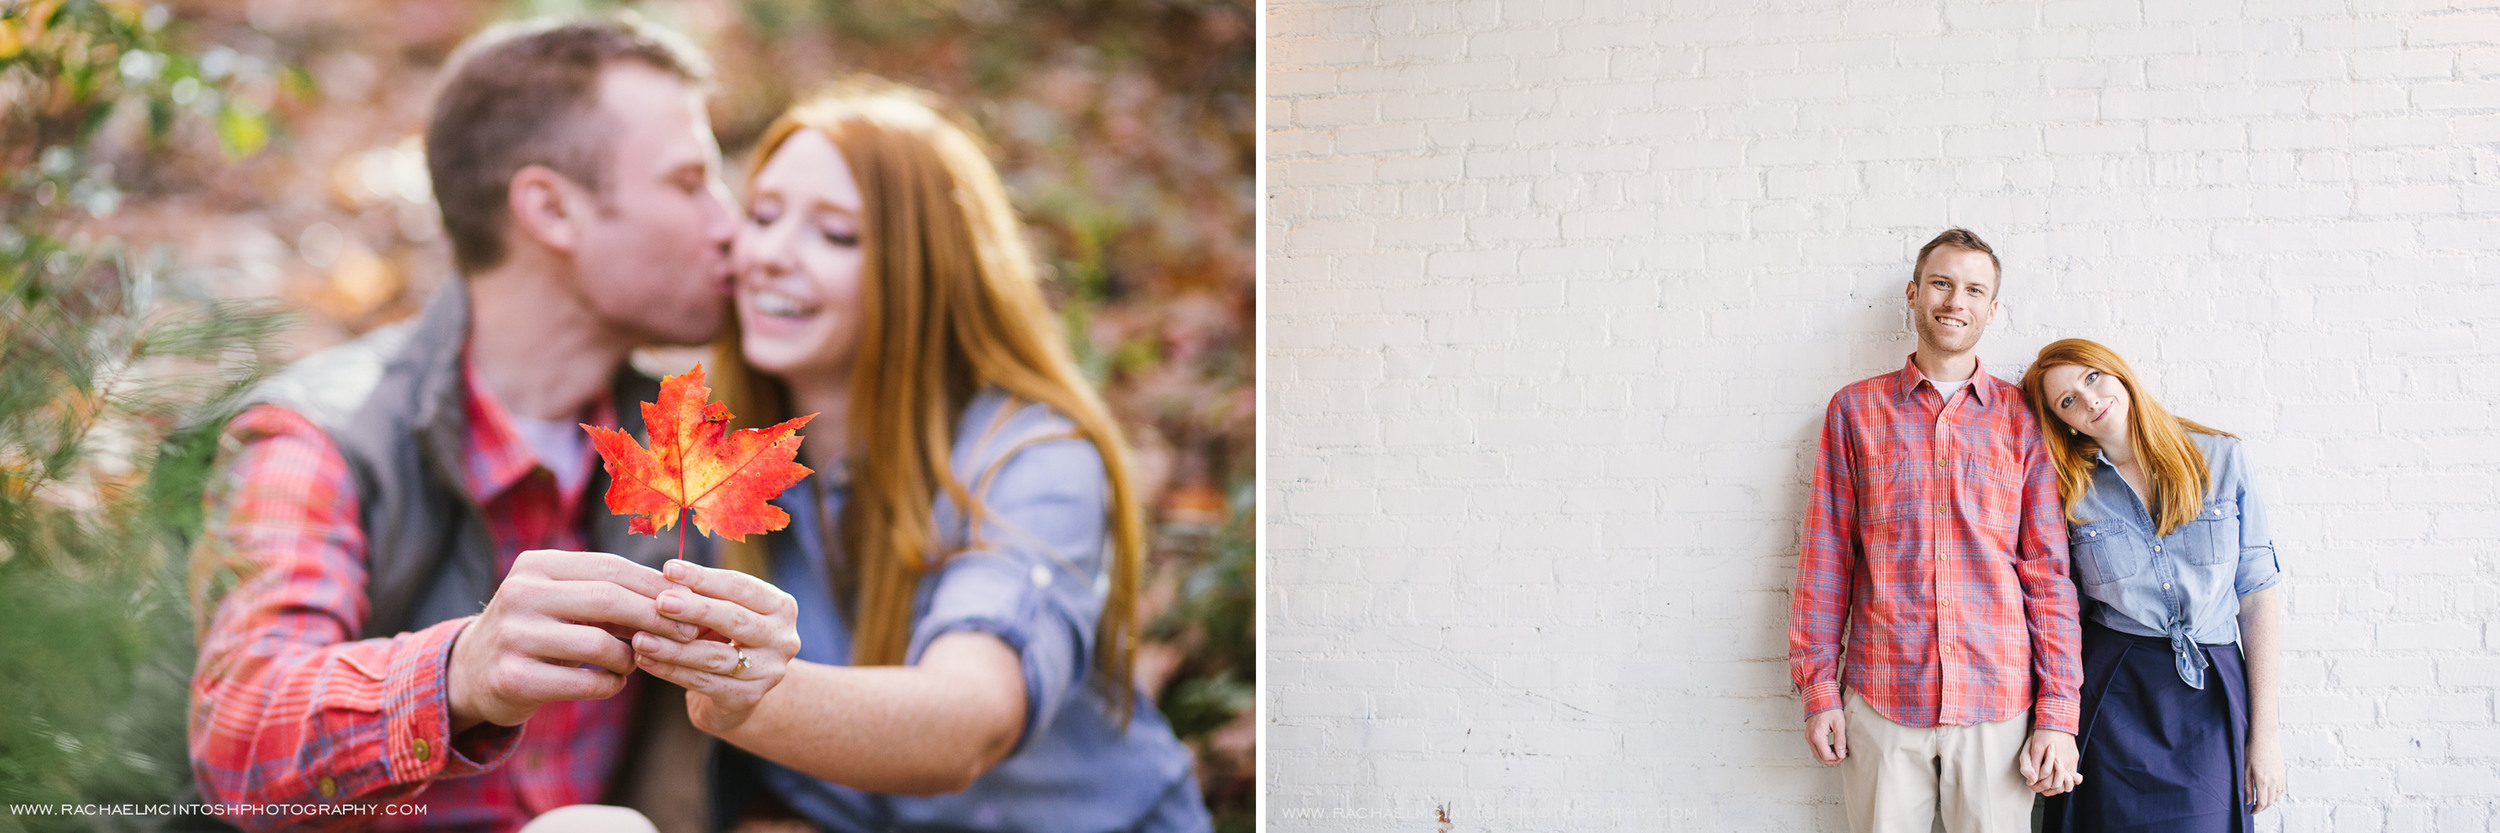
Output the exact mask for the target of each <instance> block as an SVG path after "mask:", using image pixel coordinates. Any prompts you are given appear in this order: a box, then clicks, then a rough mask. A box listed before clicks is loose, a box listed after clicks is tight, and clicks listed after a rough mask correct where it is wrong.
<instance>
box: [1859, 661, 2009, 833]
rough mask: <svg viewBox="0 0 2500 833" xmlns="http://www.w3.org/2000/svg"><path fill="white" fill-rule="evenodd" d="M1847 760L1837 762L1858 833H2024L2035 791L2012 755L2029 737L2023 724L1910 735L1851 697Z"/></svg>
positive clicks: (1911, 731) (1922, 731) (1945, 728)
mask: <svg viewBox="0 0 2500 833" xmlns="http://www.w3.org/2000/svg"><path fill="white" fill-rule="evenodd" d="M1843 708H1845V709H1847V710H1848V717H1849V757H1848V758H1846V759H1844V760H1842V761H1841V762H1840V787H1841V795H1842V797H1843V798H1844V799H1845V800H1846V801H1847V802H1848V805H1849V829H1850V830H1852V831H1855V833H1929V831H1930V829H1931V828H1932V827H1934V826H1935V825H1936V824H1937V823H1938V822H1942V824H1943V829H1944V830H1946V831H1948V833H2027V831H2029V830H2030V829H2031V802H2032V792H2031V788H2030V787H2026V786H2023V776H2022V773H2021V772H2020V771H2018V770H2016V769H2015V766H2016V763H2015V760H2014V758H2015V756H2016V755H2017V754H2019V753H2020V752H2021V751H2022V748H2023V739H2024V737H2025V736H2027V735H2029V734H2030V732H2029V724H2030V721H2029V720H2028V719H2026V718H2019V717H2018V718H2014V719H2012V720H2001V721H1998V722H1995V723H1976V724H1972V725H1969V726H1938V727H1936V728H1933V729H1912V728H1910V727H1907V726H1903V725H1901V724H1899V723H1894V722H1892V721H1891V720H1889V719H1887V718H1885V717H1884V716H1883V715H1881V714H1877V713H1876V712H1875V710H1874V709H1873V708H1871V707H1869V706H1867V704H1866V698H1863V697H1860V696H1858V693H1857V692H1854V691H1852V692H1849V695H1848V699H1847V700H1846V701H1845V705H1844V706H1843Z"/></svg>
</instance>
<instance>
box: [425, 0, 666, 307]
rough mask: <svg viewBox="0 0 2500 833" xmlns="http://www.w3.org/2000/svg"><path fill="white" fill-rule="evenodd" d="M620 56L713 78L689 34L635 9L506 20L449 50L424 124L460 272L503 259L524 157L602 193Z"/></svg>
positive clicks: (429, 163) (429, 162) (431, 170)
mask: <svg viewBox="0 0 2500 833" xmlns="http://www.w3.org/2000/svg"><path fill="white" fill-rule="evenodd" d="M619 61H634V62H638V63H641V64H644V65H647V66H650V67H651V68H653V69H657V70H660V71H662V72H666V73H668V74H670V75H674V76H676V77H678V78H680V79H683V80H684V81H686V82H687V83H689V84H692V85H694V86H696V87H697V88H705V87H708V86H709V85H710V83H711V78H712V69H711V65H710V62H708V61H706V60H705V59H704V57H703V53H702V52H701V51H699V50H697V49H696V48H695V47H694V45H693V44H692V43H689V42H687V41H686V39H685V38H683V37H681V36H679V35H677V34H676V33H673V32H670V31H668V30H666V29H662V28H659V27H657V26H653V25H651V24H648V23H645V22H643V21H642V20H640V19H639V18H636V17H634V16H632V15H630V14H627V15H617V16H613V17H603V18H594V19H582V20H545V19H542V20H528V21H518V22H513V23H503V24H497V25H495V26H493V27H490V28H488V29H487V30H486V31H484V32H481V33H479V34H478V35H477V36H476V37H474V38H470V39H469V42H468V43H466V44H463V45H461V47H460V49H459V50H458V51H456V52H454V53H453V54H452V56H451V60H450V61H448V62H447V63H446V64H445V66H444V68H443V77H444V79H445V80H444V81H443V85H442V88H441V90H440V91H439V92H438V93H436V95H435V99H434V112H433V116H432V118H431V120H430V121H428V122H427V123H426V127H425V167H426V172H427V173H428V174H429V175H431V176H432V178H433V180H434V203H435V205H436V206H437V207H438V208H439V209H440V210H441V211H442V214H443V231H444V233H445V234H446V235H447V236H449V237H450V238H451V251H452V258H453V260H454V262H456V263H457V264H458V265H459V267H460V270H461V271H462V272H464V273H474V272H477V271H479V270H483V269H488V268H492V267H494V266H495V265H496V264H498V263H501V262H503V258H504V245H503V229H504V222H505V220H506V219H507V211H506V208H505V203H506V201H507V200H509V199H510V197H511V187H512V175H513V174H517V173H520V172H521V169H522V168H525V167H528V166H531V165H544V166H546V167H547V168H548V169H550V170H553V171H555V172H556V173H559V174H562V175H564V176H565V177H566V178H568V179H571V180H573V181H574V182H577V183H580V184H581V185H582V186H583V187H586V188H589V189H590V190H591V191H592V192H594V193H604V191H603V190H602V189H603V183H602V179H603V177H604V175H605V173H606V160H607V158H608V156H609V155H610V153H611V151H612V150H613V148H614V147H615V141H616V140H615V131H614V130H612V129H608V126H607V125H606V124H604V122H606V121H608V119H606V118H604V117H602V115H601V114H600V112H599V73H600V71H601V70H604V69H606V68H607V67H608V66H609V65H610V64H613V63H616V62H619Z"/></svg>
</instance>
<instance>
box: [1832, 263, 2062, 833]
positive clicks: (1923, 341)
mask: <svg viewBox="0 0 2500 833" xmlns="http://www.w3.org/2000/svg"><path fill="white" fill-rule="evenodd" d="M1998 278H1999V266H1998V263H1997V258H1996V253H1995V252H1994V251H1993V250H1991V249H1989V248H1988V244H1987V243H1985V242H1983V241H1981V240H1980V239H1979V237H1978V235H1975V234H1972V233H1970V232H1969V231H1965V230H1962V229H1953V230H1951V231H1947V232H1945V233H1943V234H1940V235H1937V236H1936V239H1934V240H1931V241H1929V242H1928V243H1927V245H1926V246H1924V247H1921V248H1920V249H1919V252H1918V260H1917V261H1916V263H1915V264H1914V266H1913V269H1912V273H1911V279H1910V283H1909V286H1908V287H1907V289H1906V291H1905V292H1904V296H1905V300H1906V301H1907V303H1908V312H1909V316H1910V318H1911V319H1912V320H1914V321H1916V322H1917V330H1918V351H1917V352H1916V353H1914V354H1912V355H1911V356H1910V358H1909V361H1908V362H1907V363H1905V364H1904V365H1903V366H1902V368H1901V369H1900V370H1898V371H1894V372H1892V373H1887V374H1884V375H1882V376H1877V377H1875V378H1872V379H1866V380H1862V381H1859V382H1856V383H1854V384H1851V385H1849V386H1848V387H1846V388H1842V389H1841V391H1840V393H1839V394H1838V395H1835V396H1833V397H1832V400H1831V405H1830V407H1829V408H1828V409H1827V410H1826V411H1825V413H1824V418H1823V436H1822V441H1821V445H1820V447H1819V448H1818V449H1817V451H1816V465H1815V470H1814V487H1813V494H1812V495H1811V496H1810V497H1809V498H1808V500H1807V503H1806V522H1805V534H1804V541H1803V543H1802V546H1801V547H1800V548H1799V551H1798V554H1797V587H1796V593H1795V595H1794V597H1793V598H1792V600H1791V601H1792V607H1791V610H1790V613H1789V620H1788V663H1789V674H1790V676H1791V677H1792V678H1793V679H1794V680H1795V681H1796V684H1797V687H1798V688H1799V689H1800V690H1801V691H1803V692H1804V695H1805V712H1806V744H1807V745H1808V746H1810V747H1812V748H1813V751H1814V757H1815V760H1817V761H1820V762H1822V763H1823V764H1825V765H1832V764H1838V765H1840V766H1841V784H1842V791H1843V794H1844V799H1845V801H1846V803H1847V805H1848V813H1849V824H1850V827H1851V829H1852V830H1856V831H1858V832H1859V833H1871V832H1874V831H1883V832H1884V833H1890V831H1905V832H1906V833H1927V831H1928V830H1929V829H1930V826H1931V825H1933V824H1934V823H1935V821H1936V820H1937V819H1938V817H1939V816H1941V818H1942V821H1943V822H1944V826H1945V829H1946V830H1949V831H1955V833H1977V832H1978V831H2007V830H2028V829H2030V815H2031V805H2032V794H2033V792H2034V791H2039V792H2048V793H2055V792H2059V791H2062V790H2063V789H2065V788H2067V787H2069V786H2071V784H2072V783H2073V779H2074V777H2075V776H2074V775H2073V773H2074V768H2075V740H2074V735H2075V730H2076V716H2077V708H2076V707H2077V699H2076V698H2077V694H2078V690H2079V688H2080V687H2081V684H2082V669H2081V665H2080V663H2079V661H2078V650H2079V647H2078V646H2079V644H2080V641H2081V637H2080V632H2079V631H2078V630H2077V627H2076V623H2075V622H2076V620H2075V611H2076V601H2075V590H2074V586H2073V585H2072V584H2071V583H2069V582H2068V579H2067V577H2066V563H2067V559H2066V527H2065V521H2064V516H2063V512H2062V510H2061V508H2060V505H2059V503H2058V497H2057V477H2056V472H2055V470H2054V469H2052V468H2051V465H2050V461H2049V458H2048V456H2047V454H2046V452H2045V451H2044V450H2043V448H2042V443H2041V440H2040V434H2039V427H2038V425H2037V423H2036V422H2035V421H2034V420H2033V418H2032V415H2031V411H2030V409H2029V408H2028V407H2027V406H2025V405H2024V403H2023V397H2022V392H2021V391H2019V390H2017V389H2016V388H2015V387H2014V385H2013V384H2012V383H2009V382H2006V381H2004V380H2002V379H1999V378H1997V377H1995V376H1991V375H1988V374H1987V373H1986V372H1984V371H1983V370H1982V369H1981V367H1980V366H1979V357H1978V355H1977V354H1976V353H1975V350H1976V348H1977V347H1978V345H1979V337H1980V334H1982V333H1983V332H1985V331H1986V330H1987V328H1988V322H1990V321H1991V320H1994V319H1995V318H1996V314H1997V311H1998V307H1997V281H1998ZM1844 628H1845V629H1846V630H1847V632H1848V634H1849V648H1848V653H1847V657H1848V661H1847V663H1846V670H1845V671H1844V670H1843V665H1844V664H1843V662H1842V661H1841V658H1842V652H1841V633H1842V631H1843V629H1844ZM1844 676H1845V678H1846V679H1845V682H1846V683H1847V692H1846V694H1845V696H1844V693H1843V688H1842V683H1843V682H1844V679H1843V678H1844ZM2026 716H2028V717H2029V718H2030V721H2029V723H2030V731H2029V737H2028V739H2026V738H2025V731H2024V728H2025V727H2024V724H2025V719H2024V718H2025V717H2026Z"/></svg>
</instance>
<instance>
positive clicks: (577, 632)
mask: <svg viewBox="0 0 2500 833" xmlns="http://www.w3.org/2000/svg"><path fill="white" fill-rule="evenodd" d="M445 78H446V79H447V80H446V81H445V82H444V84H443V86H442V88H441V91H440V93H439V97H438V99H437V101H436V103H435V109H434V112H433V114H432V117H431V120H430V123H429V124H428V126H427V130H426V158H427V164H428V166H429V168H430V173H431V174H432V177H433V183H434V191H435V197H436V201H437V202H438V203H439V204H440V207H441V211H442V218H443V226H444V229H445V231H446V232H447V233H448V236H449V237H450V239H451V243H452V250H453V255H454V258H455V260H456V261H457V263H458V265H459V267H460V270H461V272H462V273H463V275H462V277H460V278H458V279H455V280H453V281H451V282H450V284H449V285H448V286H446V287H445V288H444V289H443V290H442V291H441V292H440V293H438V294H437V295H436V296H435V297H434V298H433V299H432V300H431V301H430V302H428V304H427V305H426V307H425V310H424V312H423V313H422V314H420V315H419V316H418V317H417V319H416V320H414V321H413V322H410V323H407V324H404V325H400V326H396V327H392V328H388V329H385V330H381V331H377V332H376V333H374V334H372V335H369V336H367V337H365V338H362V339H359V340H357V341H355V342H352V343H350V344H347V345H343V346H341V347H339V348H335V349H333V350H330V351H326V352H324V353H322V354H320V355H317V356H314V357H312V358H309V359H306V360H305V361H303V362H300V363H298V364H297V365H296V366H294V367H292V368H289V369H288V370H287V371H286V372H285V373H283V374H281V375H280V376H279V377H278V378H276V379H273V380H272V381H271V383H270V384H268V385H266V386H264V387H263V388H261V389H260V390H259V391H258V392H257V393H256V394H255V395H254V397H253V398H252V404H251V406H250V407H249V408H248V409H247V410H245V411H243V412H242V413H241V414H239V415H238V416H237V417H236V418H235V419H234V420H233V421H231V422H230V423H229V424H228V425H227V428H226V441H225V444H224V449H223V451H221V454H222V455H223V456H222V459H221V461H220V464H221V467H222V468H221V473H220V474H219V475H218V476H217V477H216V478H215V479H214V480H213V481H212V483H211V484H210V488H209V494H208V498H207V501H208V507H209V516H208V522H207V525H206V528H205V529H204V530H203V533H202V537H201V540H200V543H199V548H198V551H197V552H196V554H195V561H196V563H198V564H199V565H201V567H202V570H201V571H200V572H201V573H203V578H202V580H201V586H198V587H195V590H196V591H198V592H200V593H201V594H202V596H203V598H204V600H205V601H203V603H202V606H201V611H202V613H203V614H204V615H207V616H208V617H209V619H208V621H207V623H206V625H205V628H204V630H203V632H202V634H201V641H200V657H199V666H198V668H197V670H196V672H195V673H194V676H193V679H192V701H191V707H192V710H191V719H190V747H191V759H192V767H193V771H194V774H195V776H196V777H197V779H198V784H199V787H200V789H201V792H202V793H203V795H204V797H205V798H206V799H207V800H209V801H211V802H215V803H219V804H228V805H233V804H257V805H272V804H277V805H289V806H290V807H291V808H294V809H293V811H291V812H287V813H280V814H253V813H244V814H239V815H229V816H226V819H227V820H228V821H232V822H235V823H238V824H242V825H245V826H248V827H255V828H275V827H287V828H290V829H292V828H299V827H310V826H324V827H356V828H372V829H419V828H427V829H443V828H462V829H482V830H509V829H513V828H515V827H519V826H520V825H521V824H523V823H525V822H527V821H529V820H530V819H532V818H533V817H536V816H539V815H540V814H543V813H545V812H547V811H549V810H551V809H554V808H557V807H564V806H567V805H585V804H596V803H601V802H612V803H636V804H638V805H639V804H642V803H643V801H644V800H650V801H661V800H663V799H664V798H668V797H669V796H667V795H665V794H666V793H667V791H668V790H669V789H672V788H673V789H677V790H683V789H686V788H687V787H688V786H690V785H695V784H699V783H700V780H699V778H698V777H695V775H694V773H696V772H698V771H699V770H697V769H695V768H696V767H699V766H700V764H701V760H700V759H701V754H700V746H688V745H684V744H687V743H695V742H699V741H688V740H685V738H689V737H692V736H691V735H690V734H688V733H690V732H691V728H685V729H680V730H676V731H674V732H663V731H662V729H665V728H674V727H676V726H680V725H682V724H683V721H684V717H683V705H682V703H683V700H682V697H683V694H682V691H679V690H676V689H673V688H670V687H668V686H665V685H664V684H659V683H656V682H654V681H649V680H644V679H639V678H637V677H635V676H634V675H633V671H634V657H633V652H632V649H631V648H630V646H629V645H628V643H626V642H624V641H623V640H622V639H620V637H630V636H631V635H633V634H634V633H636V632H641V631H648V632H652V633H656V634H661V635H668V636H671V637H672V638H675V639H685V638H688V637H691V636H693V634H692V633H691V630H692V629H691V628H690V627H689V626H686V625H683V624H679V623H676V622H672V621H669V620H667V619H665V618H662V617H661V616H660V615H659V614H658V612H657V609H656V607H655V601H654V599H656V598H657V596H658V595H659V594H660V593H661V592H662V591H664V590H666V589H667V588H668V587H670V586H672V585H671V584H669V583H668V582H667V581H666V580H665V579H664V578H662V575H661V573H659V572H658V571H656V570H654V569H653V567H654V566H657V565H659V564H660V563H661V562H663V561H665V560H666V559H667V558H668V557H669V556H670V555H671V554H672V553H673V552H674V549H673V545H674V542H673V541H661V540H659V539H657V538H653V537H650V536H629V535H628V534H627V533H626V526H627V523H626V519H624V518H619V517H615V516H613V515H611V514H610V513H608V512H607V511H606V507H605V505H604V503H603V501H602V499H601V494H602V493H603V492H604V491H605V489H606V475H605V474H604V473H603V472H602V471H601V470H600V467H599V466H598V465H597V459H596V457H595V455H594V454H593V453H592V452H591V450H590V447H589V444H588V440H587V436H586V434H585V432H583V431H582V429H581V428H580V426H579V425H577V423H582V422H588V423H592V424H601V425H614V426H622V427H624V428H626V429H627V430H628V431H632V432H635V433H637V434H639V433H641V431H642V425H641V422H642V421H641V418H640V410H639V408H638V407H637V406H636V403H637V402H640V401H645V400H650V399H653V398H655V397H656V392H657V389H658V386H657V383H656V382H654V381H652V380H651V379H649V378H648V377H645V376H642V375H641V374H639V373H636V372H634V371H633V370H631V369H630V368H629V367H628V366H627V365H626V359H627V356H628V354H629V353H630V352H631V351H632V350H633V349H635V348H636V347H639V346H643V345H648V344H698V343H702V342H704V341H706V340H709V339H711V338H713V337H714V336H715V335H717V334H718V332H719V330H720V329H721V326H722V324H723V322H724V321H725V310H726V306H725V301H726V298H727V292H728V271H727V263H728V261H727V257H726V249H727V246H728V242H729V240H730V237H731V235H732V234H733V232H734V231H735V225H736V222H737V220H736V211H735V209H734V208H733V207H732V205H731V203H730V201H729V199H728V196H727V190H726V188H725V187H724V186H723V185H722V183H721V180H720V176H719V171H720V149H719V147H718V145H717V143H716V142H715V141H714V139H713V137H712V132H711V129H710V127H709V120H708V119H707V118H706V116H705V113H704V104H703V97H704V91H705V89H706V87H707V86H708V84H709V80H708V79H709V69H708V67H707V66H706V63H705V61H704V59H703V58H702V57H701V56H700V55H699V54H698V53H696V52H695V51H694V50H693V49H691V48H690V47H688V46H686V45H685V44H684V43H682V42H681V41H680V40H679V39H678V38H676V37H674V36H672V35H668V34H666V33H664V32H661V31H659V30H656V29H653V28H650V27H647V26H645V25H643V24H640V23H637V22H634V21H633V20H631V19H617V20H600V21H581V22H571V23H562V24H556V23H547V22H540V23H528V24H515V25H510V26H505V27H499V28H497V29H493V30H490V31H488V32H486V33H484V34H481V35H480V36H478V37H477V38H476V39H474V40H473V41H471V42H470V43H469V44H467V45H466V46H464V47H463V48H462V49H461V50H460V51H459V52H458V53H456V54H455V55H454V56H453V58H452V60H451V62H450V65H449V66H448V67H447V68H446V70H445ZM612 553H623V554H624V555H623V556H620V555H616V554H612ZM228 579H230V580H231V586H230V587H226V586H214V585H218V584H220V583H222V582H223V581H225V580H228ZM211 605H213V608H212V607H211ZM212 611H213V612H212ZM671 697H674V698H677V699H674V700H671V699H670V698H671ZM638 701H647V702H643V703H642V704H643V705H644V706H645V708H644V710H643V711H644V714H643V715H642V716H640V717H638V716H637V714H636V706H637V704H638ZM671 703H674V704H676V705H674V707H673V708H674V709H675V713H674V714H672V713H671V712H670V709H671V708H672V707H671V705H670V704H671ZM670 718H674V720H673V721H671V720H670ZM645 727H654V728H650V729H649V730H648V731H646V730H645ZM525 729H526V731H524V730H525ZM654 732H659V733H660V734H659V735H654V734H653V733H654ZM659 736H666V737H671V738H678V739H679V740H677V741H676V742H677V743H679V744H681V745H678V746H674V747H668V748H667V749H666V750H665V751H663V750H660V749H658V748H655V744H658V743H659V741H657V740H654V738H655V737H659ZM630 761H641V762H643V763H647V764H653V765H655V766H660V767H661V769H665V766H664V765H672V764H673V765H677V766H680V767H682V768H684V771H683V772H682V773H680V775H679V776H677V777H670V778H661V777H657V776H655V775H653V774H651V773H653V772H656V771H660V770H655V769H652V768H649V767H642V766H639V765H637V764H633V763H630ZM655 795H656V796H658V797H655ZM673 797H674V799H675V803H674V804H671V805H668V806H670V807H673V808H675V809H677V810H679V811H681V812H682V811H684V810H686V809H689V808H691V809H693V810H694V811H696V812H698V813H699V812H700V809H701V808H700V807H699V806H695V805H699V803H700V798H699V797H697V798H693V799H688V797H687V796H685V795H683V794H678V795H675V796H673ZM420 804H421V805H422V806H418V805H420ZM341 805H356V806H365V807H376V806H381V805H389V806H383V807H381V809H380V810H379V811H378V812H376V811H359V812H353V813H349V814H344V815H332V814H331V813H330V812H328V811H325V810H324V809H323V808H325V807H336V806H341ZM623 815H624V816H625V818H624V819H622V821H625V822H631V823H634V824H642V823H643V820H642V819H640V818H636V817H633V816H632V814H630V813H628V814H623ZM590 818H591V819H592V822H591V823H594V824H606V823H609V822H616V821H620V819H617V818H615V817H614V816H601V815H597V814H593V815H592V816H591V817H590ZM698 818H699V816H698ZM652 820H653V821H661V822H663V823H664V824H667V823H668V818H667V817H664V816H660V815H654V817H653V819H652ZM672 826H673V825H672ZM646 829H647V826H646Z"/></svg>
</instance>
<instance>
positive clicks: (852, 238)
mask: <svg viewBox="0 0 2500 833" xmlns="http://www.w3.org/2000/svg"><path fill="white" fill-rule="evenodd" d="M825 242H827V243H831V244H833V245H836V246H842V247H845V248H848V247H851V246H857V245H859V233H858V232H855V231H842V230H839V229H825Z"/></svg>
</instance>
